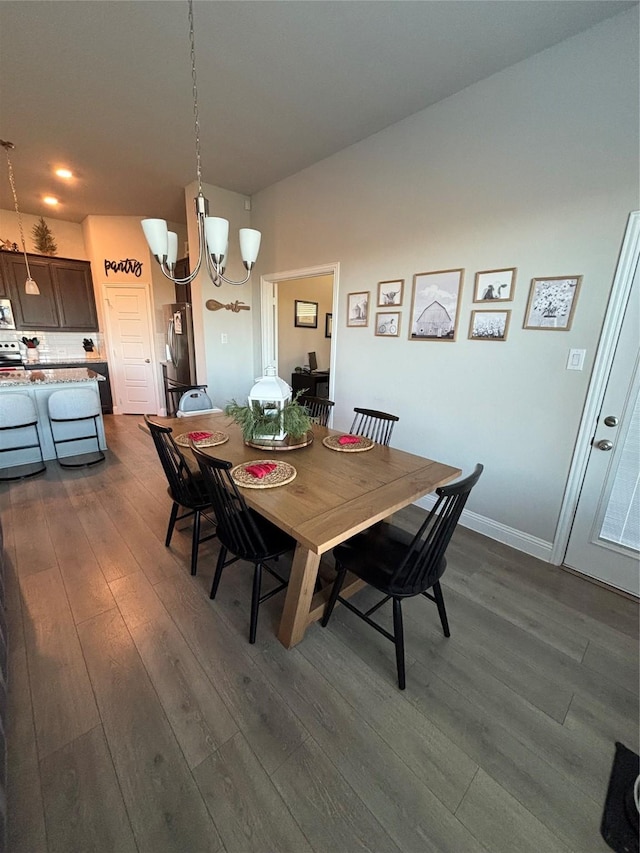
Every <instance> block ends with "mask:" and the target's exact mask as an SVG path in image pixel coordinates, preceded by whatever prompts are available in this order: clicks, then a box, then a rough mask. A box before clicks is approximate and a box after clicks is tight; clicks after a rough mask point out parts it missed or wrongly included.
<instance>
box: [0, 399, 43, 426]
mask: <svg viewBox="0 0 640 853" xmlns="http://www.w3.org/2000/svg"><path fill="white" fill-rule="evenodd" d="M37 420H38V414H37V412H36V407H35V404H34V402H33V400H32V399H31V397H28V396H27V395H26V394H0V427H18V426H22V425H23V424H32V423H33V422H34V421H37Z"/></svg>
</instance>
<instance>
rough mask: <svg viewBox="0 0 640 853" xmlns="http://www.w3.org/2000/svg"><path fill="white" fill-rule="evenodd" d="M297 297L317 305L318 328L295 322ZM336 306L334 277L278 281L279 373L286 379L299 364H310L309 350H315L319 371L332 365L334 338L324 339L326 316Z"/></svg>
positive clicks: (287, 380)
mask: <svg viewBox="0 0 640 853" xmlns="http://www.w3.org/2000/svg"><path fill="white" fill-rule="evenodd" d="M296 299H305V300H307V301H308V302H317V304H318V327H317V328H316V329H310V328H302V327H301V326H295V325H294V311H295V301H296ZM332 305H333V276H332V275H319V276H315V277H311V278H298V279H290V280H289V281H281V282H278V375H279V376H281V377H282V378H283V379H284V380H285V381H286V382H290V381H291V373H292V372H293V370H294V369H295V368H296V367H302V366H303V365H305V364H308V353H310V352H315V354H316V359H317V361H318V370H327V368H329V367H330V363H329V362H330V359H331V339H330V338H325V336H324V331H325V316H326V315H327V314H330V313H331V309H332Z"/></svg>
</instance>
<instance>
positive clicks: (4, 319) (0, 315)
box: [0, 299, 16, 329]
mask: <svg viewBox="0 0 640 853" xmlns="http://www.w3.org/2000/svg"><path fill="white" fill-rule="evenodd" d="M15 327H16V321H15V320H14V318H13V311H12V310H11V302H10V301H9V300H8V299H0V329H15Z"/></svg>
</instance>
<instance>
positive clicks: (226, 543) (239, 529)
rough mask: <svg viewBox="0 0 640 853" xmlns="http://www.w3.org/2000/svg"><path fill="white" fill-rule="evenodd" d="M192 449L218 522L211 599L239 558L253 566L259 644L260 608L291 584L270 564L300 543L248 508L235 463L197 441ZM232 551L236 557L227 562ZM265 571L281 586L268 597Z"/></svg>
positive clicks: (251, 629)
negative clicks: (205, 449)
mask: <svg viewBox="0 0 640 853" xmlns="http://www.w3.org/2000/svg"><path fill="white" fill-rule="evenodd" d="M190 446H191V450H192V452H193V455H194V457H195V458H196V461H197V462H198V466H199V467H200V472H201V474H202V479H203V481H204V484H205V486H206V489H207V492H208V494H209V499H210V501H211V503H212V506H213V509H214V511H215V514H216V519H217V521H218V539H219V541H220V552H219V554H218V562H217V565H216V570H215V573H214V576H213V583H212V585H211V593H210V595H209V597H210V598H215V597H216V593H217V591H218V585H219V584H220V579H221V577H222V572H223V569H224V568H225V567H226V566H229V565H231V563H235V562H236V561H237V560H239V559H240V560H246V561H247V562H250V563H253V567H254V569H253V591H252V594H251V622H250V627H249V642H250V643H255V641H256V631H257V626H258V610H259V607H260V605H261V604H262V602H263V601H266V600H267V599H269V598H271V597H272V596H273V595H276V593H278V592H280V590H282V589H285V587H286V586H287V583H288V581H287V580H285V578H283V577H282V575H280V574H279V573H278V572H277V571H276V570H275V569H274V568H273V567H272V566H270V565H269V562H268V561H270V560H277V559H278V557H280V556H281V555H282V554H285V553H286V552H287V551H291V550H293V548H295V545H296V543H295V540H294V539H292V538H291V536H289V535H288V534H287V533H285V532H284V531H283V530H280V528H278V527H276V526H275V525H274V524H272V523H271V522H270V521H267V519H266V518H263V517H262V516H261V515H258V513H255V512H253V510H252V509H251V508H250V507H248V506H247V504H246V503H245V500H244V497H243V496H242V494H241V493H240V491H239V490H238V487H237V486H236V484H235V483H234V482H233V478H232V477H231V467H232V465H231V462H225V461H223V460H222V459H216V458H214V457H213V456H208V455H207V454H206V453H202V451H200V450H198V449H197V448H196V447H195V445H194V444H193V442H192V443H191V445H190ZM229 552H230V553H231V555H232V556H231V557H230V558H229V559H227V553H229ZM263 569H265V570H266V571H267V572H268V573H269V574H270V575H271V576H272V577H274V578H275V579H276V580H277V581H278V585H277V586H275V587H274V588H273V589H271V590H269V591H268V592H266V593H264V594H263V593H262V570H263Z"/></svg>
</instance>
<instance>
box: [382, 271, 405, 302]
mask: <svg viewBox="0 0 640 853" xmlns="http://www.w3.org/2000/svg"><path fill="white" fill-rule="evenodd" d="M403 291H404V279H403V278H399V279H397V280H396V281H379V282H378V308H388V307H389V306H391V305H402V293H403Z"/></svg>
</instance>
